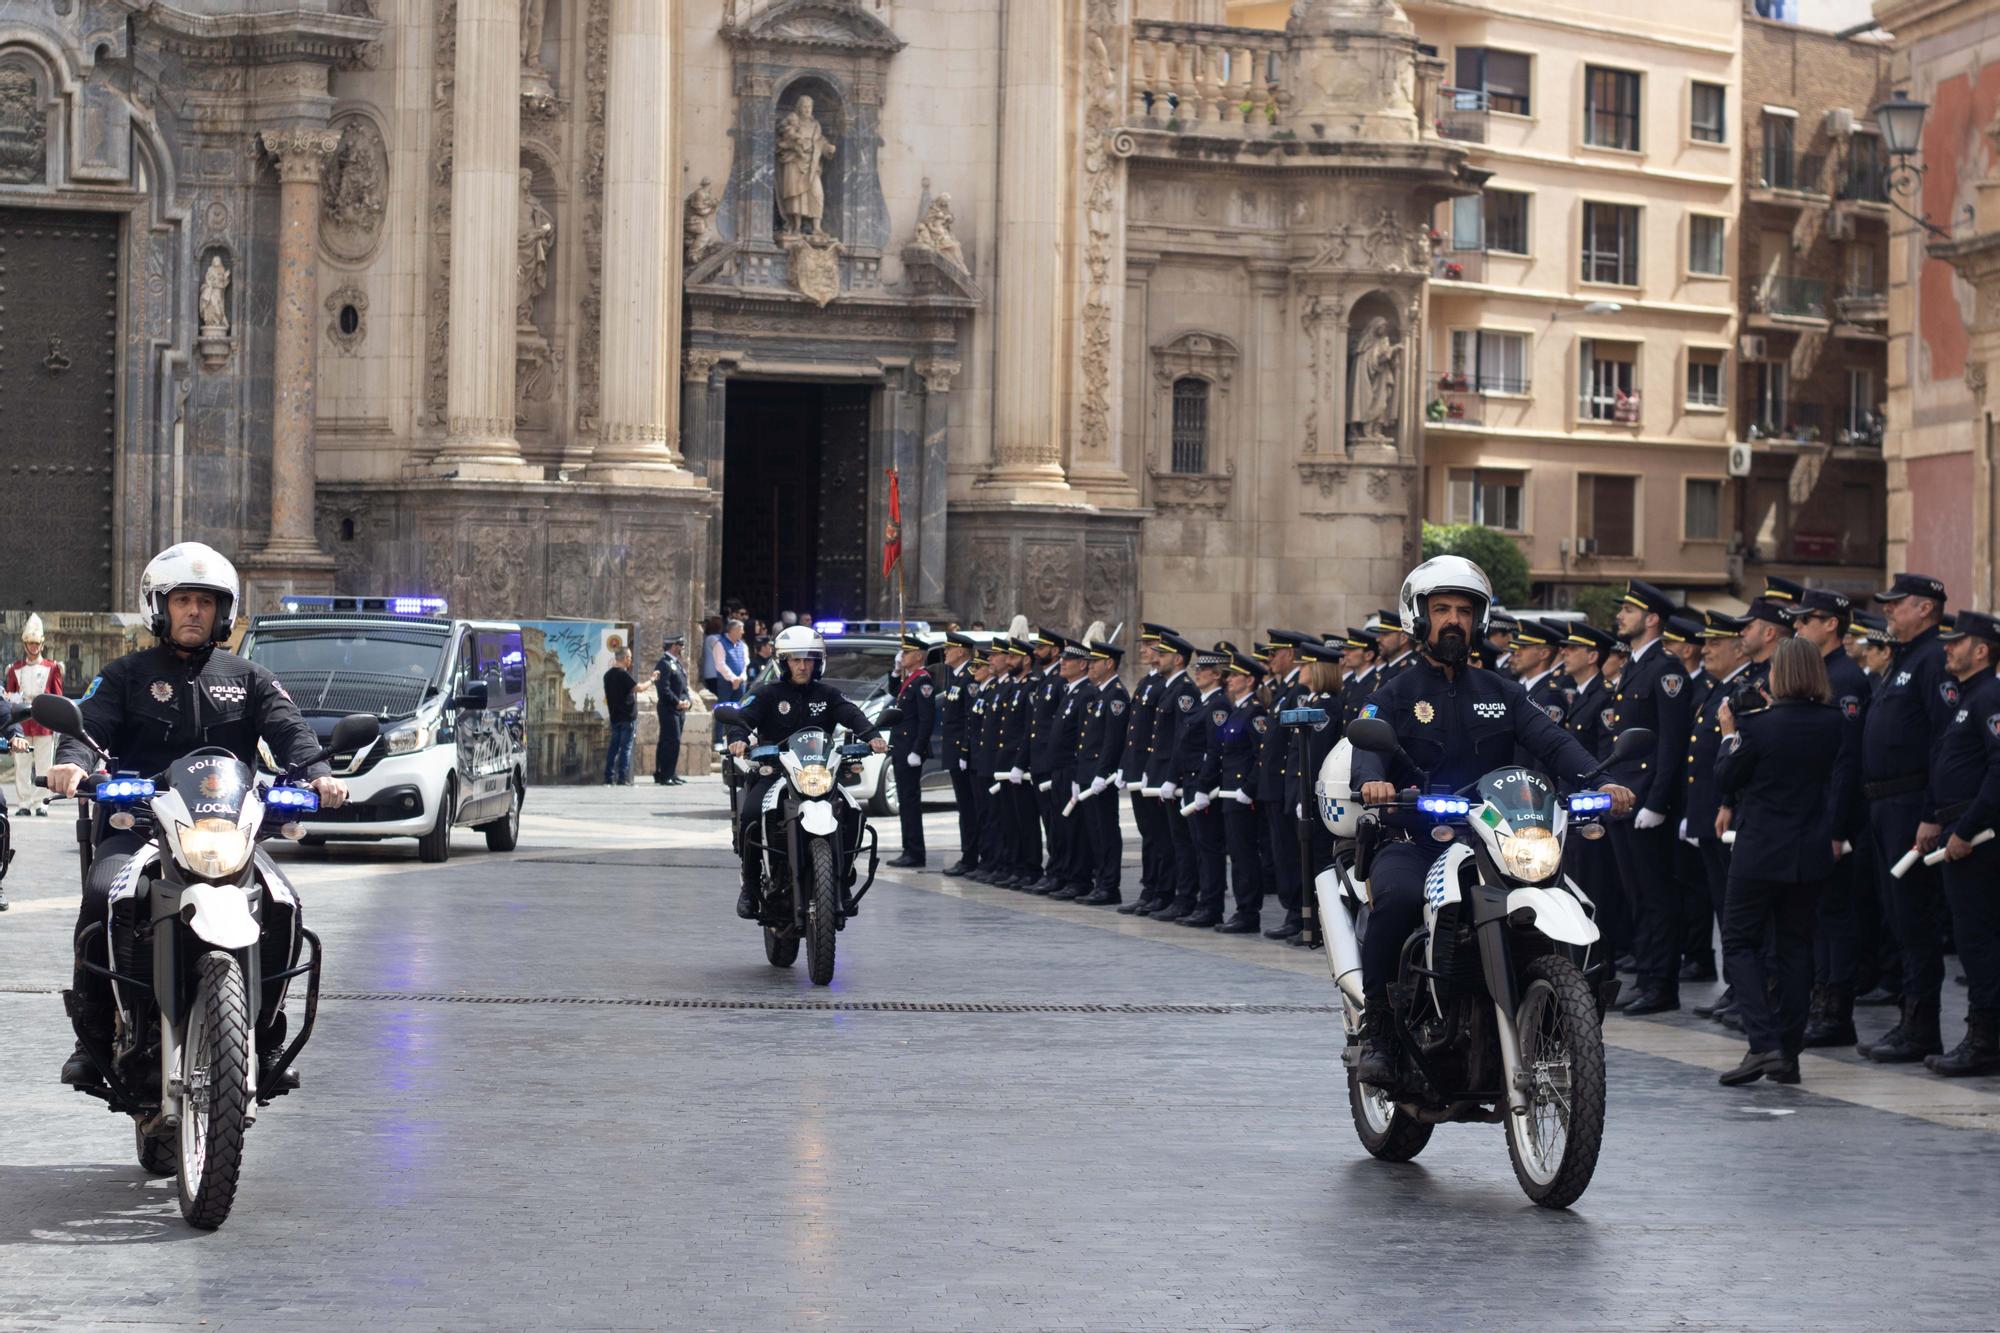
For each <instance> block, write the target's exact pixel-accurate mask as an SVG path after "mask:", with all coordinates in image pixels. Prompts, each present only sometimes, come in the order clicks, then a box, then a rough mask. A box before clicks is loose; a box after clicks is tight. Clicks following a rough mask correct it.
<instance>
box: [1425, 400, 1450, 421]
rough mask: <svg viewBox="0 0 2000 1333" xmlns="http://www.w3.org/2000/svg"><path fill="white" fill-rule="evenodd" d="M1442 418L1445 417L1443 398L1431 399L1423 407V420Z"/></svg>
mask: <svg viewBox="0 0 2000 1333" xmlns="http://www.w3.org/2000/svg"><path fill="white" fill-rule="evenodd" d="M1444 419H1445V406H1444V399H1442V398H1433V399H1431V401H1430V405H1429V406H1427V407H1426V408H1424V420H1426V421H1443V420H1444Z"/></svg>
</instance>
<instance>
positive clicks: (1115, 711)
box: [1111, 699, 1125, 717]
mask: <svg viewBox="0 0 2000 1333" xmlns="http://www.w3.org/2000/svg"><path fill="white" fill-rule="evenodd" d="M1124 711H1125V701H1124V700H1123V699H1113V700H1112V701H1111V716H1113V717H1117V716H1118V715H1119V714H1120V713H1122V712H1124Z"/></svg>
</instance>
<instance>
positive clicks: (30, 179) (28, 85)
mask: <svg viewBox="0 0 2000 1333" xmlns="http://www.w3.org/2000/svg"><path fill="white" fill-rule="evenodd" d="M48 143H49V123H48V115H47V114H46V113H45V112H44V111H43V110H42V99H41V94H40V89H39V84H38V82H37V80H36V78H35V74H34V71H33V70H31V69H29V68H27V67H26V66H24V65H20V64H5V65H0V181H4V182H6V183H7V184H10V185H39V184H41V183H42V180H43V179H44V177H45V176H46V174H47V172H48V156H49V149H48Z"/></svg>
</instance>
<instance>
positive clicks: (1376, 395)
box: [1347, 315, 1403, 443]
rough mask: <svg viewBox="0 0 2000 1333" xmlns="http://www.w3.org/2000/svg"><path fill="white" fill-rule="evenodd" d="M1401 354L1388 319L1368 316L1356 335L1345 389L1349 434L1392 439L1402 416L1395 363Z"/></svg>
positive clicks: (1378, 440)
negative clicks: (1398, 399) (1365, 323)
mask: <svg viewBox="0 0 2000 1333" xmlns="http://www.w3.org/2000/svg"><path fill="white" fill-rule="evenodd" d="M1402 353H1403V348H1402V345H1401V344H1400V343H1399V342H1397V341H1396V339H1395V338H1394V337H1393V336H1392V334H1391V332H1390V329H1389V321H1388V320H1387V319H1386V318H1385V317H1383V316H1381V315H1376V316H1375V317H1373V318H1372V319H1370V320H1369V321H1368V323H1367V325H1366V326H1364V327H1363V328H1362V330H1361V332H1360V333H1359V334H1357V335H1356V336H1355V339H1354V352H1353V355H1352V357H1351V358H1350V359H1349V370H1348V391H1347V426H1348V433H1349V434H1350V435H1351V436H1353V437H1354V438H1356V439H1360V440H1369V441H1377V442H1385V443H1387V442H1393V441H1394V440H1395V438H1396V424H1397V421H1398V420H1399V418H1400V415H1401V407H1400V404H1399V403H1398V401H1397V390H1398V387H1399V385H1400V383H1401V379H1400V376H1399V374H1398V372H1397V369H1396V363H1397V362H1398V361H1399V360H1401V359H1402Z"/></svg>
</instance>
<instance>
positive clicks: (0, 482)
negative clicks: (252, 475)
mask: <svg viewBox="0 0 2000 1333" xmlns="http://www.w3.org/2000/svg"><path fill="white" fill-rule="evenodd" d="M118 228H119V219H118V218H117V217H116V216H115V215H110V214H103V213H57V212H49V211H44V210H39V209H0V513H4V514H5V515H6V526H7V527H8V528H9V529H10V530H11V531H12V532H13V534H14V536H15V537H16V538H17V540H16V541H15V542H14V543H13V545H14V549H15V552H16V554H15V557H14V558H13V559H10V560H8V561H5V562H4V563H0V607H5V608H8V609H24V610H26V609H32V610H38V611H109V610H111V609H112V606H111V557H112V530H111V524H112V504H111V502H112V485H113V473H112V463H113V455H114V451H115V449H116V445H117V421H118V415H117V414H118V392H117V389H118V384H117V374H118Z"/></svg>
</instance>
